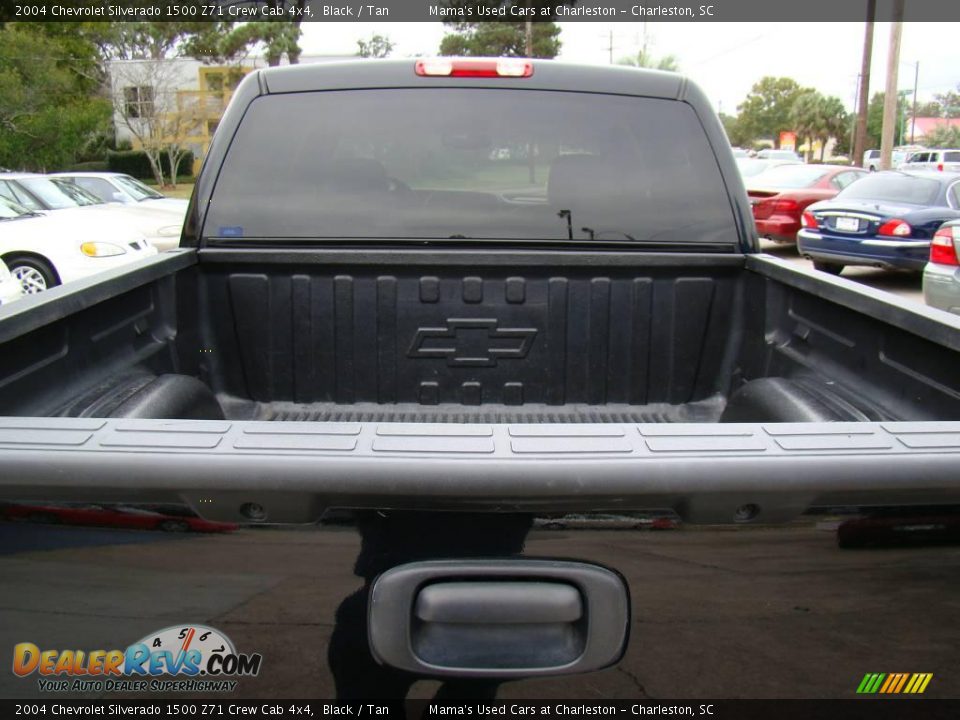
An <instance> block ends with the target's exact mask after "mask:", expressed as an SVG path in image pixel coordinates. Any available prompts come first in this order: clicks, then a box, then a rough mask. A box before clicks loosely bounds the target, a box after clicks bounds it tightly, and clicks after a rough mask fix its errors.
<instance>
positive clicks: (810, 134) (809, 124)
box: [790, 89, 823, 162]
mask: <svg viewBox="0 0 960 720" xmlns="http://www.w3.org/2000/svg"><path fill="white" fill-rule="evenodd" d="M821 100H823V96H822V95H821V94H820V93H818V92H817V91H816V90H812V89H808V90H804V91H803V92H802V93H801V94H800V95H799V96H797V99H796V100H795V101H794V103H793V107H791V108H790V124H791V125H792V126H793V131H794V132H795V133H796V134H797V140H798V141H799V140H803V141H804V142H806V143H807V161H808V162H809V161H810V158H811V156H812V154H813V141H814V139H816V138H818V137H819V136H820V132H821V122H820V113H819V110H820V101H821ZM802 144H803V143H798V146H799V145H802Z"/></svg>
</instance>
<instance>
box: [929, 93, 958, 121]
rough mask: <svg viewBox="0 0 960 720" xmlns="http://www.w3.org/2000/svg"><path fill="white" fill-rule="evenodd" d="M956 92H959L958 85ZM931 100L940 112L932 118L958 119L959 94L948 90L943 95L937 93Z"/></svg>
mask: <svg viewBox="0 0 960 720" xmlns="http://www.w3.org/2000/svg"><path fill="white" fill-rule="evenodd" d="M957 90H960V85H957ZM933 99H934V100H935V101H936V103H937V105H938V106H939V108H940V112H938V113H937V114H936V115H935V116H934V117H944V118H960V92H953V91H952V90H948V91H947V92H945V93H937V94H936V95H934V96H933Z"/></svg>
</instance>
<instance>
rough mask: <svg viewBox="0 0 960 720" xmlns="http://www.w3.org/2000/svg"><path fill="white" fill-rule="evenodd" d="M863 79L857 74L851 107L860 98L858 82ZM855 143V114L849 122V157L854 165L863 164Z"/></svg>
mask: <svg viewBox="0 0 960 720" xmlns="http://www.w3.org/2000/svg"><path fill="white" fill-rule="evenodd" d="M862 80H863V76H862V75H857V85H856V87H855V88H854V90H853V107H854V109H856V107H857V102H858V101H859V98H860V82H861V81H862ZM856 144H857V114H855V115H854V116H853V122H851V123H850V158H851V161H852V162H853V164H854V165H856V166H858V167H859V166H862V165H863V153H862V152H861V153H857V150H856Z"/></svg>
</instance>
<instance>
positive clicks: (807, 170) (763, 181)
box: [751, 165, 830, 189]
mask: <svg viewBox="0 0 960 720" xmlns="http://www.w3.org/2000/svg"><path fill="white" fill-rule="evenodd" d="M829 172H830V170H829V169H828V168H824V167H823V166H822V165H777V166H775V167H770V168H767V169H766V170H764V171H763V172H761V173H759V174H757V175H754V176H753V180H752V182H751V185H753V186H755V187H770V188H784V189H789V188H805V187H810V186H811V185H813V184H814V183H815V182H817V181H818V180H820V179H821V178H822V177H823V176H824V175H827V174H828V173H829Z"/></svg>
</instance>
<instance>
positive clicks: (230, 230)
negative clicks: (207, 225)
mask: <svg viewBox="0 0 960 720" xmlns="http://www.w3.org/2000/svg"><path fill="white" fill-rule="evenodd" d="M218 235H220V237H243V227H242V226H240V225H228V226H226V227H221V228H220V232H219V233H218Z"/></svg>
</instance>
